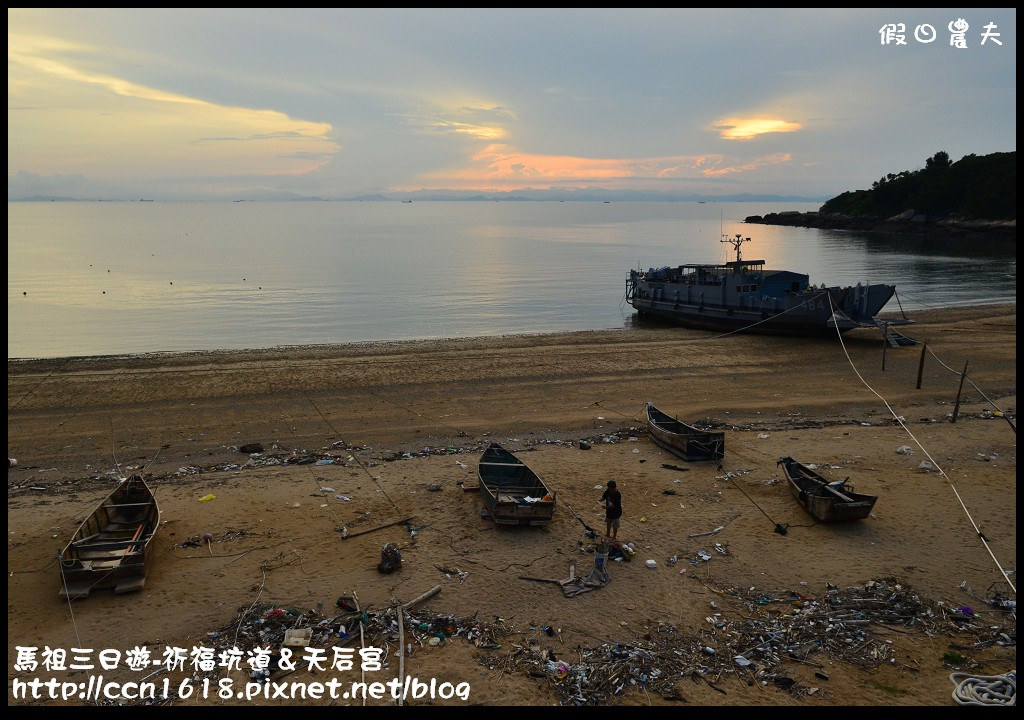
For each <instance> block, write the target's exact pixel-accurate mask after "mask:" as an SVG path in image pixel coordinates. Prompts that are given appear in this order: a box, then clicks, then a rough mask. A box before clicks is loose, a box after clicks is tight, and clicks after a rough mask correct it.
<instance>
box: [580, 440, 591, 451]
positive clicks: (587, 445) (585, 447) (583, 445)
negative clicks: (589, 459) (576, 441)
mask: <svg viewBox="0 0 1024 720" xmlns="http://www.w3.org/2000/svg"><path fill="white" fill-rule="evenodd" d="M590 447H591V445H590V443H588V442H585V441H583V440H580V450H589V449H590Z"/></svg>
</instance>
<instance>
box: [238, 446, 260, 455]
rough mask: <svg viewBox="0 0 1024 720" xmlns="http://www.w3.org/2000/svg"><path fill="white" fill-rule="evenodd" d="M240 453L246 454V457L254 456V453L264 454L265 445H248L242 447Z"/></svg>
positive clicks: (239, 449)
mask: <svg viewBox="0 0 1024 720" xmlns="http://www.w3.org/2000/svg"><path fill="white" fill-rule="evenodd" d="M238 452H241V453H245V454H246V455H252V454H253V453H261V452H263V445H261V444H260V443H248V444H246V445H241V446H240V447H239V448H238Z"/></svg>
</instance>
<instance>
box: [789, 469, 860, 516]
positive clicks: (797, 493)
mask: <svg viewBox="0 0 1024 720" xmlns="http://www.w3.org/2000/svg"><path fill="white" fill-rule="evenodd" d="M776 464H778V465H781V466H782V469H783V470H784V471H785V473H786V477H787V478H788V479H789V489H790V491H791V492H792V493H793V497H795V498H796V500H797V502H799V503H800V504H801V505H803V507H804V510H806V511H807V512H808V514H809V515H810V516H811V517H812V518H814V519H815V520H817V521H818V522H837V521H842V520H860V519H862V518H866V517H867V516H868V514H869V513H870V512H871V509H872V508H873V507H874V506H875V501H876V500H877V499H878V497H877V496H875V495H863V494H861V493H855V492H853V488H852V487H850V485H848V484H847V480H849V478H847V479H846V480H840V481H837V482H829V481H828V480H826V479H825V478H823V477H822V476H821V475H819V474H818V473H816V472H814V471H813V470H811V469H810V468H809V467H807V466H806V465H801V464H800V463H798V462H797V461H796V460H794V459H793V458H791V457H784V458H780V459H779V461H778V463H776Z"/></svg>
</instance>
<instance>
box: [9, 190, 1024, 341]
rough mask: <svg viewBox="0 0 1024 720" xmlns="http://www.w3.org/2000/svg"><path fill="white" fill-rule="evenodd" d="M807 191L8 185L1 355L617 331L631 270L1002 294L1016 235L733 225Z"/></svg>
mask: <svg viewBox="0 0 1024 720" xmlns="http://www.w3.org/2000/svg"><path fill="white" fill-rule="evenodd" d="M809 209H815V210H816V209H817V206H816V205H815V204H813V203H804V204H801V203H789V204H785V205H781V206H780V205H778V204H775V203H750V202H732V203H726V202H722V203H705V202H700V201H698V202H662V201H654V202H618V203H604V202H559V201H529V202H476V201H443V202H412V203H403V202H380V201H367V202H322V203H317V202H292V203H288V202H237V203H236V202H219V203H217V202H213V203H178V202H137V201H135V202H87V201H82V202H71V203H62V202H52V203H51V202H9V203H8V210H9V212H8V359H9V360H16V359H48V358H69V357H111V356H115V357H116V356H138V355H146V354H163V353H171V354H178V353H190V352H206V351H234V350H263V349H274V348H288V347H311V346H336V345H352V344H357V343H366V342H388V341H405V340H436V339H458V338H474V337H499V336H505V335H536V334H545V333H551V332H568V331H578V330H609V329H624V328H628V327H630V326H631V324H632V323H633V322H634V316H635V311H633V309H632V307H630V306H629V305H628V304H626V303H624V297H623V296H624V291H625V277H626V275H627V273H628V271H629V269H630V268H638V267H639V268H643V269H646V268H648V267H661V266H665V265H677V264H682V263H694V262H704V263H716V262H722V261H725V260H729V259H734V257H732V253H734V252H735V251H734V250H733V249H732V248H731V246H729V245H728V244H727V243H724V242H721V240H722V236H723V235H727V236H734V235H735V234H737V233H739V234H742V235H743V236H745V237H750V238H751V242H750V243H745V244H744V246H743V249H742V251H743V257H744V258H745V259H749V258H753V257H757V258H763V259H764V260H765V261H766V263H767V264H768V266H769V267H773V268H775V269H789V270H793V271H795V272H801V273H806V274H808V275H809V276H810V280H811V282H813V283H815V284H820V283H823V282H824V283H826V284H828V285H854V284H856V283H858V282H865V283H870V282H887V283H891V284H895V285H896V287H897V298H896V299H895V301H891V302H890V304H889V305H887V306H886V308H885V309H884V311H883V312H896V311H898V310H899V309H900V307H902V308H903V309H906V310H909V309H915V308H925V307H944V306H958V305H985V304H996V303H1007V302H1012V303H1015V302H1016V256H1015V249H1014V248H1009V249H1005V248H986V247H970V246H958V245H956V244H955V243H950V242H945V241H938V240H934V239H933V240H927V241H926V240H922V239H921V238H914V237H908V236H899V237H888V238H886V237H878V236H870V235H863V234H856V233H842V232H837V231H823V230H815V229H811V228H787V227H779V226H763V225H747V224H745V223H743V218H745V217H747V216H750V215H758V214H766V213H768V212H778V211H782V210H796V211H802V212H803V211H807V210H809Z"/></svg>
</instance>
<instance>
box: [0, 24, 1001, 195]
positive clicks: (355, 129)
mask: <svg viewBox="0 0 1024 720" xmlns="http://www.w3.org/2000/svg"><path fill="white" fill-rule="evenodd" d="M1016 20H1017V14H1016V10H1014V9H1006V8H980V9H978V8H902V9H901V8H874V9H856V8H851V9H806V10H805V9H756V8H740V9H643V8H641V9H622V8H611V9H583V8H576V9H573V8H567V9H541V8H524V9H514V8H507V9H431V8H399V9H358V8H356V9H351V8H349V9H345V8H341V9H309V8H307V9H281V8H250V9H207V8H181V9H169V8H165V9H150V8H144V9H118V8H106V9H89V8H64V9H53V8H8V11H7V21H8V22H7V60H8V63H7V107H8V110H7V119H8V130H7V195H8V199H9V200H11V199H18V198H24V197H32V196H40V195H42V196H60V197H72V198H76V199H136V198H146V199H157V200H227V199H246V198H248V199H272V198H277V197H280V198H282V199H286V198H290V197H296V196H301V197H321V198H325V199H347V198H352V197H360V196H366V195H373V194H396V193H397V194H401V193H410V192H414V191H421V190H430V191H440V190H460V191H473V192H479V193H499V192H500V193H514V192H525V191H550V192H553V193H567V192H575V193H578V192H581V191H584V190H587V189H602V190H608V191H616V192H626V191H645V192H657V193H664V194H666V195H669V196H671V195H700V196H707V197H716V196H722V197H725V196H735V195H739V194H754V195H782V196H792V197H810V198H822V199H827V198H829V197H833V196H834V195H837V194H839V193H841V192H844V191H847V190H855V189H866V188H869V187H870V186H871V183H872V182H873V181H874V180H877V179H878V178H880V177H882V176H883V175H886V174H887V173H890V172H894V173H895V172H900V171H903V170H915V169H918V168H922V167H924V164H925V160H926V159H927V158H928V157H931V156H932V155H934V154H935V153H936V152H938V151H945V152H947V153H949V155H950V157H951V159H953V160H954V161H955V160H959V159H960V158H961V157H963V156H964V155H967V154H971V153H973V154H977V155H985V154H988V153H992V152H1009V151H1015V150H1016V147H1017V146H1016V142H1017V140H1016V137H1017V136H1016V121H1017V119H1016V107H1017V92H1016V54H1017V50H1016ZM965 25H966V27H964V26H965ZM986 26H987V27H986ZM954 33H956V35H954ZM986 36H987V37H986ZM959 38H962V40H963V42H962V43H960V42H959ZM1000 43H1001V44H1000ZM958 44H963V45H965V46H964V47H958V46H957V45H958Z"/></svg>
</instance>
